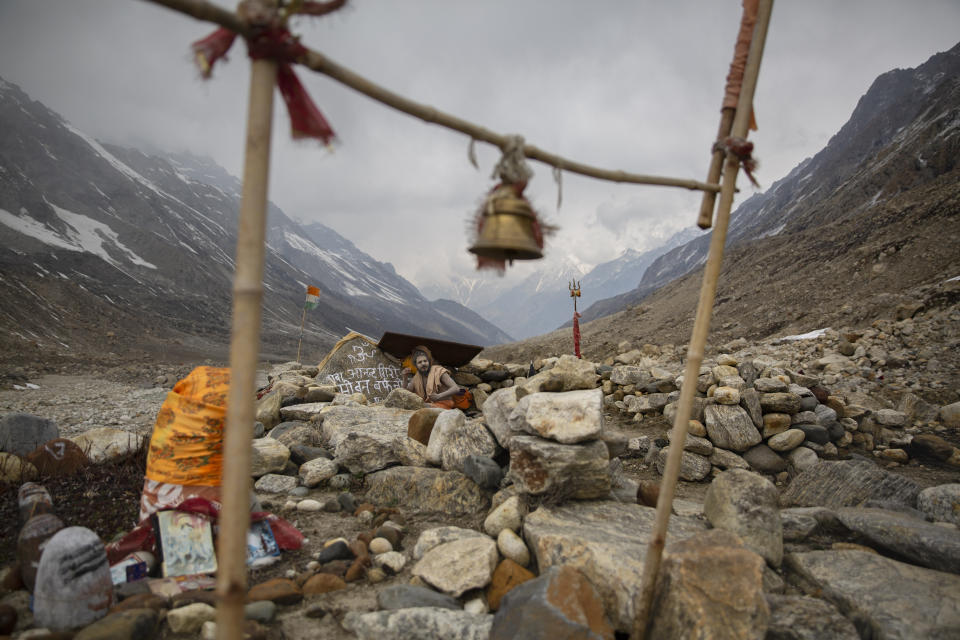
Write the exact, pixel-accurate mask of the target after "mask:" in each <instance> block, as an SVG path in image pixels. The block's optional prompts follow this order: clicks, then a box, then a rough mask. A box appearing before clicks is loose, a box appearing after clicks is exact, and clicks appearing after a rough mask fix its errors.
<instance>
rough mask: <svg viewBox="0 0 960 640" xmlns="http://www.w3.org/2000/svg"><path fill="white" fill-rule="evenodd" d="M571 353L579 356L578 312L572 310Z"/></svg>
mask: <svg viewBox="0 0 960 640" xmlns="http://www.w3.org/2000/svg"><path fill="white" fill-rule="evenodd" d="M573 353H574V355H575V356H577V357H578V358H580V357H581V356H580V314H579V313H577V312H576V311H574V312H573Z"/></svg>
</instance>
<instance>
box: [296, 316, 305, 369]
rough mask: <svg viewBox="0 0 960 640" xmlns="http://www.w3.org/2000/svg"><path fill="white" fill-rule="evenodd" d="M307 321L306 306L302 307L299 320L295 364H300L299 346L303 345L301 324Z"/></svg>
mask: <svg viewBox="0 0 960 640" xmlns="http://www.w3.org/2000/svg"><path fill="white" fill-rule="evenodd" d="M306 321H307V305H303V317H302V318H300V339H299V340H297V364H300V345H301V344H303V324H304V323H305V322H306Z"/></svg>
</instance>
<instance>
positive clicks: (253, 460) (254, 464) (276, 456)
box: [250, 438, 290, 478]
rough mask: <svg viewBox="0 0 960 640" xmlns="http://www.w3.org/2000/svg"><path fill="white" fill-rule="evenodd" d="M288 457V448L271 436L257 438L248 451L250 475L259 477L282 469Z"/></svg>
mask: <svg viewBox="0 0 960 640" xmlns="http://www.w3.org/2000/svg"><path fill="white" fill-rule="evenodd" d="M289 459H290V449H288V448H287V446H286V445H285V444H283V443H281V442H278V441H277V440H274V439H273V438H257V439H256V440H254V441H253V443H252V448H251V451H250V475H251V476H253V477H254V478H259V477H261V476H264V475H266V474H268V473H276V472H277V471H283V469H284V467H286V466H287V461H288V460H289Z"/></svg>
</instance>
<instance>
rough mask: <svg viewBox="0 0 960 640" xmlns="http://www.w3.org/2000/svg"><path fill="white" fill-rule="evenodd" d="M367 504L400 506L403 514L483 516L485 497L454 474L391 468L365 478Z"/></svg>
mask: <svg viewBox="0 0 960 640" xmlns="http://www.w3.org/2000/svg"><path fill="white" fill-rule="evenodd" d="M366 482H367V487H368V489H367V494H366V499H367V501H369V502H372V503H374V504H378V505H384V506H402V507H403V511H404V513H406V514H412V515H421V516H426V515H443V516H445V517H451V518H461V517H464V516H474V515H478V514H481V513H486V511H487V508H488V507H489V505H490V499H489V497H488V496H487V494H486V493H485V492H484V491H483V490H482V489H481V488H480V487H478V486H477V484H476V483H475V482H474V481H473V480H470V479H469V478H468V477H466V476H465V475H463V474H462V473H459V472H457V471H442V470H440V469H429V468H424V467H392V468H390V469H384V470H382V471H377V472H375V473H371V474H369V475H367V477H366Z"/></svg>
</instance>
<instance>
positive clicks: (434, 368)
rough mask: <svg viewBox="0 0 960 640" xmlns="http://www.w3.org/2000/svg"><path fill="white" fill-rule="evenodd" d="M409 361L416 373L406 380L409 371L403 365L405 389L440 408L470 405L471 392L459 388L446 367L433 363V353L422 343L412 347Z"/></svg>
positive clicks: (461, 407) (466, 406) (465, 407)
mask: <svg viewBox="0 0 960 640" xmlns="http://www.w3.org/2000/svg"><path fill="white" fill-rule="evenodd" d="M410 362H411V363H413V366H414V367H415V368H416V373H415V374H414V376H413V378H411V379H410V380H407V378H408V377H409V376H410V373H411V371H410V369H408V368H406V367H404V369H403V386H404V388H405V389H407V391H412V392H414V393H415V394H417V395H418V396H420V397H421V398H423V399H424V401H426V402H428V403H430V404H431V405H432V406H434V407H440V408H442V409H453V408H454V407H457V408H459V409H467V408H469V407H470V400H471V395H472V394H471V393H470V392H469V391H467V390H466V389H461V388H460V386H459V385H458V384H457V383H456V382H454V380H453V377H452V376H451V375H450V372H449V371H448V370H447V369H446V368H444V367H442V366H441V365H439V364H434V363H433V354H431V353H430V349H428V348H427V347H425V346H423V345H419V346H416V347H414V348H413V352H412V353H411V354H410Z"/></svg>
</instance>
